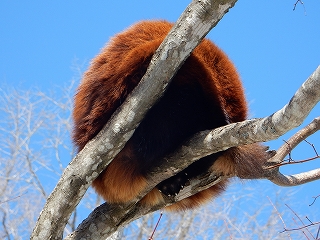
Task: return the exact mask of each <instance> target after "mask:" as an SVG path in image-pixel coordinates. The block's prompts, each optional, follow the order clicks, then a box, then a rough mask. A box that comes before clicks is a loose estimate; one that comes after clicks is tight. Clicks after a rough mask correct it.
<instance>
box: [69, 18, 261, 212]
mask: <svg viewBox="0 0 320 240" xmlns="http://www.w3.org/2000/svg"><path fill="white" fill-rule="evenodd" d="M171 27H172V24H170V23H168V22H165V21H144V22H140V23H137V24H135V25H134V26H132V27H130V28H129V29H127V30H126V31H124V32H122V33H120V34H118V35H116V36H115V37H114V38H112V39H111V40H110V43H109V44H108V45H107V46H106V47H105V48H104V49H102V51H101V53H100V54H99V55H98V56H96V57H95V58H94V59H93V61H92V63H91V66H90V68H89V70H88V71H87V72H86V73H85V75H84V78H83V80H82V82H81V84H80V86H79V88H78V91H77V94H76V96H75V105H74V111H73V118H74V134H73V141H74V143H75V144H76V146H77V147H78V150H81V149H82V148H83V147H84V146H85V144H86V143H87V142H88V141H89V140H91V139H92V138H93V137H94V136H95V135H96V134H97V133H98V132H99V131H100V130H101V129H102V127H103V126H104V125H105V124H106V122H107V121H108V120H109V118H110V117H111V115H112V114H113V113H114V111H115V110H116V109H117V108H118V107H119V106H120V105H121V103H122V102H123V101H124V100H125V98H126V97H127V95H128V94H129V93H130V92H131V91H132V90H133V88H134V87H135V86H136V85H137V84H138V82H139V81H140V79H141V77H142V76H143V75H144V73H145V71H146V68H147V66H148V64H149V62H150V60H151V57H152V55H153V53H154V52H155V51H156V49H157V48H158V46H159V45H160V43H161V42H162V41H163V39H164V38H165V36H166V35H167V34H168V32H169V30H170V29H171ZM177 95H178V96H177ZM190 95H192V96H190ZM193 95H194V96H193ZM180 96H181V97H180ZM193 97H194V99H195V100H194V101H195V102H193ZM180 99H181V100H180ZM170 101H171V102H170ZM175 101H177V102H178V103H175ZM171 104H172V105H174V104H176V105H177V106H178V107H177V110H175V109H173V108H171V106H168V105H171ZM180 105H181V109H180ZM189 105H190V106H189ZM204 105H205V106H204ZM178 108H179V109H178ZM195 108H199V110H197V109H195ZM157 109H159V111H163V112H157V111H158V110H157ZM167 109H168V111H169V112H170V113H168V114H169V115H168V116H169V117H165V118H164V120H163V119H162V120H161V117H160V118H159V116H163V115H164V114H166V111H167ZM207 109H208V110H209V111H207ZM211 109H212V111H211ZM148 114H149V113H148ZM174 114H177V116H174V117H172V119H170V115H174ZM179 114H181V116H180V115H179ZM188 114H189V115H188ZM194 115H199V117H198V116H194ZM246 117H247V104H246V100H245V96H244V91H243V87H242V84H241V81H240V78H239V76H238V74H237V72H236V69H235V67H234V66H233V64H232V63H231V61H230V60H229V59H228V57H227V56H226V55H225V54H224V53H223V52H222V51H221V50H220V49H219V48H217V47H216V46H215V45H214V44H213V43H212V42H210V41H209V40H207V39H204V40H203V41H202V42H201V43H200V44H199V46H198V47H197V48H196V49H195V50H194V51H193V53H192V54H191V56H190V57H189V58H188V59H187V61H186V62H185V63H184V65H183V66H182V67H181V69H180V70H179V71H178V73H177V74H176V76H175V77H174V79H173V80H172V83H171V85H170V86H169V89H168V91H167V92H166V93H165V94H164V97H163V98H162V99H160V101H159V103H157V105H156V106H154V107H153V108H151V110H150V114H149V117H148V116H146V118H145V120H144V121H143V122H142V123H141V124H140V126H139V127H138V129H137V130H136V132H135V133H134V135H133V136H132V138H131V139H130V140H129V141H128V143H127V144H126V145H125V147H124V148H123V149H122V150H121V151H120V153H119V154H118V155H117V156H116V157H115V159H114V160H113V161H112V162H111V163H110V165H109V166H108V167H107V168H106V169H105V170H104V171H103V172H102V173H101V174H100V175H99V176H98V178H97V179H96V180H95V181H94V182H93V187H94V188H95V190H96V191H97V193H98V194H100V195H101V196H102V197H103V198H104V199H105V200H107V201H108V202H111V203H121V202H128V201H130V200H132V199H134V198H135V197H136V196H137V195H138V194H139V193H140V192H141V191H142V190H143V189H144V188H145V187H146V185H147V181H146V178H147V174H148V171H149V170H150V169H152V167H154V166H156V165H157V164H158V162H159V161H161V159H162V157H163V156H164V155H166V154H168V153H170V152H172V151H173V150H174V149H175V148H176V147H178V146H180V145H181V144H182V143H183V141H185V140H187V139H188V138H189V137H191V136H192V135H193V134H194V133H196V132H198V131H200V130H205V129H211V128H215V127H219V126H222V125H226V124H228V123H232V122H239V121H243V120H245V119H246ZM158 118H159V120H157V119H158ZM167 118H169V119H168V120H166V119H167ZM165 121H167V122H165ZM175 121H177V122H175ZM198 121H199V126H197V124H195V123H196V122H198ZM184 124H185V126H184ZM150 125H152V126H150ZM179 125H182V126H181V127H180V126H179ZM176 126H177V127H180V128H181V129H182V130H181V131H186V133H180V132H179V131H178V130H179V129H178V130H177V131H178V132H176V133H174V131H172V129H175V127H176ZM183 129H185V130H183ZM176 135H177V136H176ZM144 141H145V142H144ZM170 141H171V142H172V146H171V145H168V143H167V142H169V143H171V142H170ZM150 148H152V149H150ZM264 150H265V149H264V148H263V147H262V146H260V145H258V144H253V145H249V146H241V147H237V148H232V149H229V150H227V151H225V152H222V153H219V154H213V155H212V156H209V157H207V158H205V159H204V160H203V159H200V160H199V161H198V162H199V163H197V164H193V165H190V166H189V167H188V169H187V170H185V173H186V175H187V174H189V176H191V177H192V176H193V175H194V176H196V175H197V174H198V173H199V172H201V171H202V172H203V171H207V170H209V169H210V168H214V170H215V171H218V172H219V171H220V172H222V173H224V174H235V173H237V174H238V175H244V174H246V173H247V172H249V171H252V169H258V168H259V166H260V162H261V161H264V160H265V158H266V154H265V151H264ZM159 156H161V157H159ZM201 161H202V162H201ZM177 180H179V181H180V178H179V179H178V178H177V177H176V178H173V179H172V181H173V186H174V187H176V186H175V185H176V183H175V182H174V181H177ZM186 180H187V179H183V181H184V182H183V183H182V185H183V184H184V183H185V181H186ZM169 183H171V182H170V181H169ZM166 184H167V183H165V184H164V187H166ZM177 184H178V183H177ZM226 185H227V181H223V182H220V183H219V184H217V185H215V186H213V187H211V188H209V189H207V190H204V191H202V192H199V193H198V194H196V195H194V196H191V197H189V198H187V199H184V200H182V201H180V202H178V203H176V204H173V205H172V206H170V207H167V209H169V210H181V209H188V208H193V207H195V206H198V205H200V204H202V203H204V202H205V201H207V200H208V199H211V198H212V197H214V196H216V195H217V194H219V193H221V192H222V191H223V189H225V187H226ZM159 189H165V188H163V186H162V185H159ZM172 191H173V190H172ZM174 191H176V189H174ZM162 200H163V197H162V193H161V192H160V191H158V189H157V188H155V189H153V190H152V191H151V192H150V193H149V194H147V195H146V196H145V197H144V198H143V199H142V202H144V203H145V204H150V205H155V204H158V203H159V202H161V201H162Z"/></svg>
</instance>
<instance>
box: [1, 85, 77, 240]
mask: <svg viewBox="0 0 320 240" xmlns="http://www.w3.org/2000/svg"><path fill="white" fill-rule="evenodd" d="M73 84H74V82H71V84H70V85H69V86H66V87H64V88H62V89H59V92H60V94H59V96H55V98H54V97H50V94H48V93H46V94H45V93H43V92H41V91H39V90H36V89H33V90H29V91H22V90H16V89H10V88H9V87H5V86H1V87H3V88H0V139H1V140H0V219H1V220H0V222H1V224H0V238H1V239H27V238H28V237H29V236H30V234H31V229H32V228H33V227H34V225H35V222H36V218H37V215H38V214H39V213H40V211H41V208H42V206H43V204H44V202H45V201H46V199H47V197H48V195H49V193H50V191H51V190H52V188H53V187H54V186H52V182H56V181H57V180H58V179H59V177H60V175H61V173H62V171H63V169H64V168H65V166H66V165H67V163H68V162H69V160H70V159H72V157H73V156H74V151H73V147H72V144H71V142H70V140H69V141H66V139H70V131H71V129H72V126H71V122H72V121H71V119H70V111H71V108H72V95H73V92H74V87H73ZM53 95H55V94H53ZM57 99H59V100H57ZM62 159H64V160H62ZM67 159H69V160H67ZM48 179H51V180H49V181H48ZM75 216H76V211H75V212H74V214H73V217H71V218H70V220H69V221H68V228H66V232H69V233H70V232H72V231H73V230H74V229H75V227H76V225H75V224H76V223H75Z"/></svg>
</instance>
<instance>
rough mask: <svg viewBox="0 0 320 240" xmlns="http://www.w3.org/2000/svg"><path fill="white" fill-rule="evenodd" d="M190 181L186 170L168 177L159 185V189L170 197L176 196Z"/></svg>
mask: <svg viewBox="0 0 320 240" xmlns="http://www.w3.org/2000/svg"><path fill="white" fill-rule="evenodd" d="M188 181H189V178H188V174H187V173H186V172H185V171H182V172H180V173H178V174H177V175H175V176H172V177H171V178H168V179H166V180H164V181H162V182H161V183H159V184H158V185H157V188H158V190H159V191H160V192H161V193H163V194H164V195H167V196H168V197H171V196H176V195H177V194H178V193H179V192H180V190H181V189H183V188H184V187H185V186H186V183H187V182H188Z"/></svg>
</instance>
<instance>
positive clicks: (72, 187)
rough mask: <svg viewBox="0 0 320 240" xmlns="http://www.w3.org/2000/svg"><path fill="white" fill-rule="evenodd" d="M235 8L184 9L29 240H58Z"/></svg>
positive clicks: (225, 4)
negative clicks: (97, 183)
mask: <svg viewBox="0 0 320 240" xmlns="http://www.w3.org/2000/svg"><path fill="white" fill-rule="evenodd" d="M235 2H236V0H228V1H226V0H224V1H222V0H220V1H213V0H211V1H209V0H198V1H193V2H192V3H191V4H190V5H189V6H188V7H187V9H186V10H185V11H184V13H183V14H182V16H181V17H180V18H179V20H178V22H177V24H176V25H175V27H174V28H173V29H172V30H171V31H170V33H169V35H168V37H167V38H166V39H165V40H164V42H163V43H162V44H161V46H160V47H159V49H158V50H157V52H156V53H155V55H154V57H153V58H152V60H151V64H150V66H149V68H148V70H147V72H146V74H145V76H144V77H143V79H142V80H141V82H140V84H139V85H138V86H137V88H136V89H134V91H133V92H132V93H131V94H130V97H129V98H128V99H127V100H126V102H125V103H124V104H123V105H122V106H121V107H120V108H119V110H118V111H117V112H116V114H115V115H114V116H113V117H112V118H111V120H110V121H109V122H108V124H106V126H105V127H104V128H103V130H102V131H101V132H100V133H99V134H98V135H97V136H96V137H95V138H94V139H93V140H92V141H90V142H89V143H88V144H87V145H86V147H85V148H84V149H83V150H82V151H81V152H80V153H79V154H78V155H77V156H76V157H75V158H74V159H73V161H72V162H71V163H70V164H69V166H68V167H67V168H66V170H65V171H64V173H63V175H62V177H61V179H60V180H59V182H58V184H57V186H56V188H55V189H54V190H53V192H52V193H51V194H50V196H49V198H48V200H47V202H46V204H45V207H44V209H43V210H42V212H41V214H40V216H39V218H38V221H37V223H36V226H35V229H34V231H33V233H32V236H31V239H61V238H62V232H63V229H64V227H65V225H66V222H67V220H68V219H69V217H70V215H71V213H72V211H73V210H74V208H75V207H76V205H77V204H78V203H79V201H80V200H81V198H82V197H83V195H84V193H85V192H86V190H87V189H88V187H89V186H90V184H91V182H92V180H93V179H94V178H96V177H97V176H98V174H99V173H100V172H101V171H102V170H103V169H104V168H105V167H106V166H107V164H108V163H109V162H110V161H111V160H112V159H113V158H114V156H115V155H116V154H117V153H118V152H119V151H120V150H121V149H122V148H123V146H124V144H125V143H126V141H127V140H128V139H129V138H130V137H131V135H132V134H133V132H134V129H135V128H136V127H137V125H138V124H139V122H140V121H141V120H142V119H143V117H144V115H145V113H146V112H147V110H148V109H150V108H151V106H152V105H153V104H154V103H155V102H156V100H157V99H158V98H159V97H160V96H161V95H162V94H163V92H164V91H165V89H166V87H167V86H168V84H169V82H170V79H171V78H172V76H173V75H174V74H175V72H176V71H177V70H178V69H179V67H180V66H181V64H182V63H183V62H184V61H185V60H186V58H187V57H188V56H189V55H190V53H191V51H192V50H193V49H194V48H195V47H196V46H197V45H198V44H199V42H200V41H201V40H202V38H203V37H204V36H205V35H206V34H207V33H208V32H209V31H210V29H211V28H212V27H214V26H215V25H216V24H217V23H218V22H219V20H220V19H221V18H222V17H223V16H224V14H225V13H226V12H227V11H228V10H229V8H231V7H232V6H233V5H234V4H235ZM91 239H93V238H91Z"/></svg>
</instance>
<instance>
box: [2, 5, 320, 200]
mask: <svg viewBox="0 0 320 240" xmlns="http://www.w3.org/2000/svg"><path fill="white" fill-rule="evenodd" d="M294 3H295V0H291V1H290V0H286V1H280V0H277V1H276V0H269V1H262V0H261V1H249V0H242V1H241V0H240V1H239V2H238V3H237V4H236V5H235V7H234V8H232V9H231V10H230V12H229V13H227V15H226V16H225V17H224V18H223V19H222V20H221V21H220V23H219V24H218V25H217V26H216V28H214V29H213V30H212V31H211V32H210V33H209V35H208V37H209V38H210V39H211V40H213V41H214V42H216V43H217V44H218V45H219V46H220V47H221V48H222V49H223V50H224V51H225V52H226V53H227V54H228V55H229V56H230V58H231V59H232V60H233V61H234V63H235V65H236V66H237V68H238V70H239V73H240V75H241V77H242V79H243V82H244V86H245V88H246V93H247V96H248V100H249V103H250V109H251V114H252V116H253V117H264V116H267V115H269V114H272V113H273V112H274V111H276V110H278V109H280V108H281V107H282V106H283V105H284V104H285V103H287V102H288V101H289V99H290V98H291V96H292V95H293V94H294V92H295V91H296V90H297V89H298V87H299V86H300V85H301V84H302V82H303V81H304V80H305V79H306V78H307V77H308V76H309V75H310V74H311V73H312V72H313V71H314V70H315V69H316V67H317V66H318V65H319V64H320V44H319V43H320V31H319V29H320V14H319V12H320V3H319V2H318V1H314V0H305V1H304V4H305V5H304V6H302V5H300V4H298V5H297V8H296V10H295V11H293V5H294ZM188 4H189V1H172V0H170V1H169V0H163V1H154V0H137V1H125V0H117V1H111V0H109V1H105V0H103V1H102V0H97V1H65V0H56V1H40V0H34V1H0V43H1V44H0V87H1V86H3V84H5V85H8V86H18V87H19V88H23V89H30V88H33V87H39V88H40V89H41V90H42V91H49V90H50V89H51V88H52V87H54V86H64V84H66V83H68V82H70V81H71V79H72V78H77V77H78V75H77V74H76V72H75V71H74V70H73V66H74V65H77V64H79V65H81V66H82V67H83V68H82V69H83V70H85V69H86V67H87V66H88V63H89V61H90V59H91V58H93V57H94V56H95V55H96V54H97V53H98V52H99V50H100V49H101V48H102V47H103V46H104V44H105V43H106V42H107V41H108V39H109V38H110V37H111V36H112V35H114V34H115V33H117V32H119V31H121V30H123V29H125V28H126V27H128V26H129V25H131V24H133V23H134V22H137V21H139V20H143V19H166V20H169V21H175V20H176V19H177V18H178V17H179V15H180V14H181V12H182V11H183V10H184V9H185V7H186V6H187V5H188ZM319 112H320V107H319V106H318V107H317V108H315V109H314V111H313V112H312V113H311V117H315V116H317V115H319ZM311 117H310V118H309V119H308V120H309V121H310V120H311ZM282 139H284V138H281V139H280V140H279V141H276V142H273V143H271V144H270V145H271V146H272V147H273V148H276V147H278V146H279V145H280V144H282V142H281V140H282ZM319 139H320V135H319V134H318V135H316V136H314V137H313V138H311V141H312V142H313V143H314V144H315V145H316V147H318V151H319V152H320V141H319ZM308 150H309V149H308ZM305 153H306V149H302V151H301V152H297V153H296V155H294V156H296V157H297V159H303V158H306V155H305ZM311 155H312V153H311ZM310 167H320V164H319V160H318V162H314V163H312V164H311V166H310ZM287 169H289V170H290V169H295V170H301V169H304V167H302V166H301V165H299V167H297V168H291V167H287ZM258 186H259V182H256V183H255V187H258ZM319 186H320V182H319V181H318V182H314V183H311V184H308V185H305V186H302V187H298V188H297V189H300V191H299V192H298V196H297V199H298V200H299V198H302V200H306V199H307V201H308V202H310V201H309V200H310V198H311V197H312V196H316V195H318V194H320V190H319V189H320V187H319ZM283 191H286V190H285V189H284V190H283ZM263 201H265V202H267V199H264V200H263Z"/></svg>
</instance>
